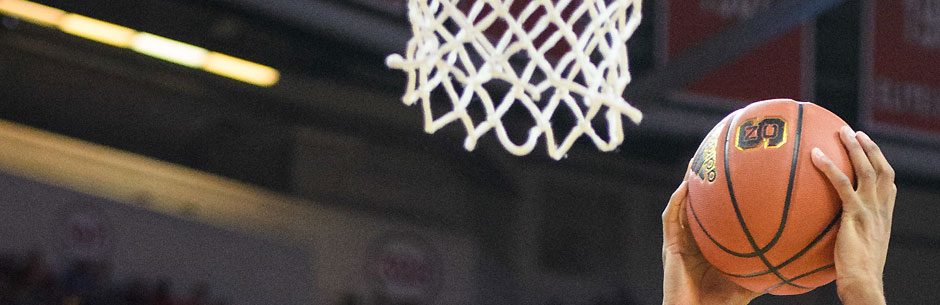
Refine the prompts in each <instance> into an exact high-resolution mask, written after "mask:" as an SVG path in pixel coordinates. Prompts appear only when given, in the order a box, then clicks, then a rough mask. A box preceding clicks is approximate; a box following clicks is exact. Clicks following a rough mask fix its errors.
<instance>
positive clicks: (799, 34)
mask: <svg viewBox="0 0 940 305" xmlns="http://www.w3.org/2000/svg"><path fill="white" fill-rule="evenodd" d="M775 2H776V1H773V0H692V1H680V0H672V1H661V2H659V3H657V4H656V5H657V6H658V7H657V14H658V16H657V17H658V18H656V20H657V22H658V24H657V27H658V30H657V31H658V33H659V34H658V35H657V36H658V38H657V39H658V44H659V45H658V50H657V53H658V54H657V56H658V59H659V61H660V63H661V64H662V63H665V62H667V61H668V60H669V59H671V58H674V57H676V56H679V55H681V54H683V53H684V52H686V51H688V50H689V49H691V48H693V47H695V46H697V45H698V44H699V43H701V42H703V41H705V40H706V39H708V38H711V37H712V36H714V35H716V34H718V33H720V32H721V31H723V30H725V29H726V28H728V27H729V26H731V25H733V24H734V23H735V22H736V21H738V20H745V19H747V18H750V17H752V16H754V15H756V14H757V13H759V12H761V11H762V10H765V9H767V8H769V7H771V6H772V5H773V4H774V3H775ZM813 33H814V30H813V27H812V26H808V25H804V26H802V27H798V28H796V29H794V30H792V31H790V32H787V33H785V34H783V35H781V36H779V37H776V38H774V39H771V40H770V41H769V42H767V43H765V44H763V45H761V46H759V47H758V48H756V49H754V50H752V51H750V52H748V53H745V54H744V55H743V56H741V57H738V58H736V59H734V60H732V61H730V62H728V63H727V64H725V65H724V66H723V67H721V68H719V69H718V70H715V71H714V72H712V73H711V74H709V75H707V76H705V77H704V78H702V79H700V80H698V81H697V82H694V83H692V85H690V86H688V87H687V88H686V89H685V90H683V91H682V92H680V93H679V96H680V97H681V98H680V99H681V100H685V101H689V102H694V103H703V102H705V103H708V102H731V103H732V104H737V103H745V102H751V101H757V100H765V99H770V98H792V99H801V100H812V99H813V82H814V79H813V77H814V73H813V67H814V58H813V56H814V44H813Z"/></svg>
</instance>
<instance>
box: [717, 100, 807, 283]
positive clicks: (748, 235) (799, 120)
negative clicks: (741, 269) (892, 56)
mask: <svg viewBox="0 0 940 305" xmlns="http://www.w3.org/2000/svg"><path fill="white" fill-rule="evenodd" d="M797 109H798V111H797V120H796V125H797V126H796V131H795V134H796V136H795V139H794V140H796V141H794V144H793V145H794V152H793V153H794V154H796V153H798V152H799V145H800V133H801V131H802V129H803V105H802V104H799V105H798V107H797ZM737 116H740V114H738V115H737ZM734 121H735V120H731V123H733V122H734ZM730 138H731V133H730V129H729V131H728V133H727V134H725V147H724V153H725V156H724V159H725V160H724V161H725V162H724V163H725V164H724V165H725V166H724V167H725V182H727V184H728V195H729V196H730V197H731V205H732V207H733V208H734V214H735V216H736V217H737V218H738V223H739V224H740V225H741V230H742V231H744V237H746V238H747V242H748V243H749V244H750V245H751V248H752V249H754V252H756V253H757V257H758V258H760V260H761V262H763V263H764V266H766V267H767V269H768V270H769V271H770V272H771V273H773V274H774V275H776V276H777V278H779V279H780V280H782V281H783V282H784V283H785V284H787V285H790V286H793V287H797V288H803V289H810V288H809V287H804V286H801V285H797V284H796V283H793V281H791V280H790V279H787V278H786V277H785V276H783V274H781V273H780V270H778V269H777V268H775V267H774V265H773V264H772V263H770V261H769V260H768V259H767V256H765V255H764V253H765V251H767V250H768V249H760V247H758V246H757V242H756V241H754V236H753V235H751V231H750V230H749V229H748V228H747V223H745V222H744V215H742V214H741V208H740V207H739V206H738V200H737V198H736V197H735V196H734V186H733V183H732V182H731V172H730V166H729V165H728V161H729V160H728V143H729V142H730ZM796 161H797V158H793V160H792V162H793V164H791V166H795V165H796V164H795V162H796ZM762 250H763V251H762Z"/></svg>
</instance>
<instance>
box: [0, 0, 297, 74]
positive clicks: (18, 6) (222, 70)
mask: <svg viewBox="0 0 940 305" xmlns="http://www.w3.org/2000/svg"><path fill="white" fill-rule="evenodd" d="M0 14H5V15H9V16H13V17H16V18H19V19H22V20H24V21H27V22H31V23H34V24H37V25H40V26H46V27H57V28H59V29H60V30H62V31H63V32H65V33H68V34H71V35H75V36H78V37H82V38H85V39H89V40H93V41H97V42H100V43H103V44H107V45H111V46H115V47H120V48H127V49H131V50H134V51H136V52H138V53H141V54H144V55H148V56H151V57H154V58H158V59H162V60H165V61H169V62H172V63H175V64H179V65H183V66H187V67H190V68H194V69H201V70H203V71H206V72H209V73H213V74H216V75H219V76H223V77H227V78H231V79H234V80H238V81H242V82H245V83H249V84H252V85H256V86H261V87H270V86H273V85H275V84H277V82H278V81H279V80H280V77H281V75H280V72H278V71H277V70H276V69H274V68H271V67H268V66H265V65H262V64H258V63H254V62H251V61H248V60H244V59H241V58H236V57H232V56H229V55H225V54H222V53H217V52H211V51H209V50H206V49H204V48H201V47H197V46H194V45H191V44H187V43H184V42H179V41H176V40H172V39H169V38H166V37H161V36H157V35H154V34H150V33H144V32H138V31H136V30H134V29H131V28H126V27H123V26H120V25H116V24H113V23H109V22H105V21H101V20H97V19H93V18H89V17H86V16H82V15H78V14H72V13H68V12H65V11H62V10H59V9H57V8H53V7H49V6H45V5H42V4H37V3H34V2H30V1H23V0H0Z"/></svg>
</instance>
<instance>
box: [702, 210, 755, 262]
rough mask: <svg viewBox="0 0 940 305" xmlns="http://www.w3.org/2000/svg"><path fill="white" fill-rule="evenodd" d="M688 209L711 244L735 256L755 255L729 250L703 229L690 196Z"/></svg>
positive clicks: (753, 255)
mask: <svg viewBox="0 0 940 305" xmlns="http://www.w3.org/2000/svg"><path fill="white" fill-rule="evenodd" d="M689 209H690V210H692V218H695V223H697V224H698V226H699V228H701V229H702V232H705V236H706V237H708V239H709V240H711V242H712V243H713V244H715V246H717V247H718V249H721V251H724V252H725V253H728V254H731V255H734V256H737V257H755V256H757V252H748V253H743V252H737V251H734V250H731V249H729V248H727V247H725V246H724V245H722V244H721V243H719V242H718V241H717V240H715V238H714V237H712V235H711V233H708V230H706V229H705V226H704V225H702V221H701V220H699V218H698V213H696V212H695V205H693V204H692V200H691V198H690V200H689Z"/></svg>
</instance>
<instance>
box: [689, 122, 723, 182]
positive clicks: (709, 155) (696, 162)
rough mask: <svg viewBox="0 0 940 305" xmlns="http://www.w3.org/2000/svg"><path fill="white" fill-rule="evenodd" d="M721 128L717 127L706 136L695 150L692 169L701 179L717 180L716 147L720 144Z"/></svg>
mask: <svg viewBox="0 0 940 305" xmlns="http://www.w3.org/2000/svg"><path fill="white" fill-rule="evenodd" d="M720 130H721V129H720V128H715V129H713V130H712V131H711V132H709V133H708V135H707V136H705V140H704V141H702V144H701V145H699V147H698V150H697V151H695V158H692V164H691V165H690V169H691V170H692V172H693V173H695V175H696V176H698V178H699V179H702V180H706V181H708V182H713V181H715V176H716V175H717V173H716V172H715V147H716V146H717V145H718V131H720Z"/></svg>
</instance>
